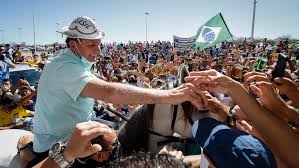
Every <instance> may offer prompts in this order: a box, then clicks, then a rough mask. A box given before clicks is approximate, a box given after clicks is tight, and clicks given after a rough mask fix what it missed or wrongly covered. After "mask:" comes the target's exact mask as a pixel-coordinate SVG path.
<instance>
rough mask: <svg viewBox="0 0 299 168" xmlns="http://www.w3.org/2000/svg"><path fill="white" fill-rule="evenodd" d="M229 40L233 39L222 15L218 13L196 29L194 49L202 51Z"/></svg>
mask: <svg viewBox="0 0 299 168" xmlns="http://www.w3.org/2000/svg"><path fill="white" fill-rule="evenodd" d="M231 38H233V37H232V35H231V33H230V31H229V29H228V27H227V25H226V23H225V21H224V19H223V17H222V14H221V13H219V14H217V15H216V16H214V17H213V18H211V19H210V20H209V21H208V22H206V23H205V24H204V25H202V26H201V27H200V28H199V29H198V31H197V34H196V38H195V48H196V49H198V50H203V49H205V48H207V47H210V46H212V45H215V44H217V43H220V42H223V41H225V40H228V39H231Z"/></svg>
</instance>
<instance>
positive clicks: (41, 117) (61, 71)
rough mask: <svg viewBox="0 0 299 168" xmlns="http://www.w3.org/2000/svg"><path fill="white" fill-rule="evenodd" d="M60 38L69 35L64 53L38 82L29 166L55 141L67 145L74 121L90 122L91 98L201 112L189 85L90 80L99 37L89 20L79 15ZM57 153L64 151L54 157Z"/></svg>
mask: <svg viewBox="0 0 299 168" xmlns="http://www.w3.org/2000/svg"><path fill="white" fill-rule="evenodd" d="M62 34H64V35H66V36H67V38H66V44H67V49H65V50H63V51H62V52H61V53H60V54H58V55H57V56H56V57H55V58H54V59H52V61H51V62H49V63H48V64H47V65H45V67H44V70H43V73H42V75H41V77H40V80H39V88H38V95H37V97H38V98H37V102H36V109H35V110H36V115H35V118H34V133H35V136H34V145H33V150H34V152H35V154H36V155H37V156H38V157H37V160H36V161H32V162H39V161H40V160H42V159H44V158H45V157H47V156H48V150H49V149H50V148H51V147H52V146H53V145H54V144H55V143H57V142H64V141H66V140H67V139H68V138H69V137H70V135H71V133H72V130H73V128H74V127H75V126H76V124H77V123H79V122H84V121H89V120H90V119H91V117H92V110H93V105H94V99H98V100H102V101H105V102H106V103H113V104H157V103H159V104H179V103H182V102H185V101H191V102H192V103H193V104H194V105H195V106H197V107H198V108H200V106H201V104H202V100H201V97H200V95H201V93H200V91H199V90H196V88H195V87H194V86H193V85H192V84H185V85H183V86H181V87H178V88H175V89H172V90H154V89H144V88H138V87H134V86H131V85H125V84H121V83H110V82H106V81H103V80H101V79H98V78H97V77H96V76H94V75H93V74H92V73H91V72H90V68H91V66H92V65H93V64H94V62H95V61H96V57H97V55H98V54H99V52H100V44H101V39H102V38H103V33H102V32H101V31H99V29H98V28H97V27H96V22H95V21H94V20H93V19H90V18H89V17H86V16H83V17H78V18H76V19H75V20H74V21H73V22H72V23H71V24H70V26H68V27H66V28H64V29H63V31H62ZM132 131H134V130H132ZM61 155H63V152H60V154H59V155H57V157H58V156H59V157H60V156H61ZM55 156H56V155H55ZM61 158H62V159H61ZM73 159H75V158H73V157H72V156H71V154H66V155H63V157H60V161H61V163H58V164H59V165H63V164H64V165H66V164H67V163H68V162H71V161H72V160H73ZM53 160H55V158H53Z"/></svg>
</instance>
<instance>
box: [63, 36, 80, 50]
mask: <svg viewBox="0 0 299 168" xmlns="http://www.w3.org/2000/svg"><path fill="white" fill-rule="evenodd" d="M71 41H76V42H79V41H78V39H77V38H70V37H67V38H66V39H65V43H66V47H67V48H69V47H70V45H69V43H70V42H71Z"/></svg>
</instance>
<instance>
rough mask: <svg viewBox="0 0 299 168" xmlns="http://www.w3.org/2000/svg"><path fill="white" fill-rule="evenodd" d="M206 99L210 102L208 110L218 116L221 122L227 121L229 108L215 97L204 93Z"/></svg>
mask: <svg viewBox="0 0 299 168" xmlns="http://www.w3.org/2000/svg"><path fill="white" fill-rule="evenodd" d="M204 95H205V97H206V98H207V102H208V106H207V108H208V110H209V111H211V112H212V113H215V114H217V116H218V119H219V121H222V122H224V121H226V119H227V116H228V111H229V107H228V106H226V105H224V104H222V103H221V102H220V101H219V100H217V99H216V98H215V97H213V96H212V95H211V94H210V93H209V92H207V91H205V92H204Z"/></svg>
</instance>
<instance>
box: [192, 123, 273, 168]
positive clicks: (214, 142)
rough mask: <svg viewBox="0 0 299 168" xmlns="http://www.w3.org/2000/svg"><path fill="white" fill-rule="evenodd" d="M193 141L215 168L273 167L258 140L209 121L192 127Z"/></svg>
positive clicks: (267, 149) (271, 155)
mask: <svg viewBox="0 0 299 168" xmlns="http://www.w3.org/2000/svg"><path fill="white" fill-rule="evenodd" d="M192 129H193V131H192V132H193V135H194V136H195V140H196V141H197V142H198V143H199V145H200V146H201V147H202V148H203V151H204V153H205V154H206V155H207V156H208V158H209V159H210V160H211V161H212V162H213V164H214V165H215V166H216V167H217V168H227V167H229V168H247V167H263V168H268V167H269V168H270V167H271V168H272V167H277V165H276V161H275V157H274V155H273V153H272V152H271V150H270V149H269V148H268V147H267V145H265V144H264V143H263V142H262V141H260V140H259V139H258V138H256V137H254V136H252V135H250V134H248V133H246V132H243V131H240V130H238V129H231V128H229V127H228V126H227V125H225V124H223V123H222V122H219V121H217V120H215V119H212V118H203V119H201V120H198V121H196V123H195V124H194V125H193V128H192Z"/></svg>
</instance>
